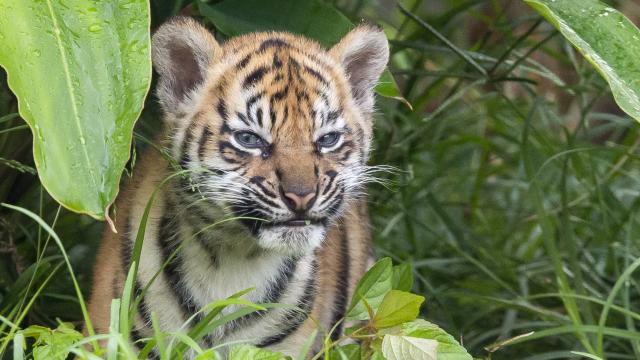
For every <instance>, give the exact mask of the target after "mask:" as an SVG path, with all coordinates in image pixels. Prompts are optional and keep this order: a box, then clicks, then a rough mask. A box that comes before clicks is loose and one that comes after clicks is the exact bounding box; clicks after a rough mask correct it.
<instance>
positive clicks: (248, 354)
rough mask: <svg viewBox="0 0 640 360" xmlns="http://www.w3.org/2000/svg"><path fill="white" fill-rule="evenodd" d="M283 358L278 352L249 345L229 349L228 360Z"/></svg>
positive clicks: (275, 359)
mask: <svg viewBox="0 0 640 360" xmlns="http://www.w3.org/2000/svg"><path fill="white" fill-rule="evenodd" d="M284 358H285V356H284V355H282V354H281V353H278V352H273V351H269V350H265V349H261V348H257V347H255V346H251V345H241V346H236V347H234V348H232V349H231V354H230V356H229V360H280V359H284Z"/></svg>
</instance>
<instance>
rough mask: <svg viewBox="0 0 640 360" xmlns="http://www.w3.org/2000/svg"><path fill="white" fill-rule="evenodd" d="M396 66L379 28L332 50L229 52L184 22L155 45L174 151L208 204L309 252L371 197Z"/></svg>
mask: <svg viewBox="0 0 640 360" xmlns="http://www.w3.org/2000/svg"><path fill="white" fill-rule="evenodd" d="M388 57H389V48H388V43H387V39H386V37H385V35H384V33H383V32H382V31H381V30H380V29H378V28H376V27H373V26H369V25H360V26H358V27H356V28H355V29H354V30H352V31H351V32H350V33H348V34H347V35H346V36H345V37H344V38H343V39H342V40H341V41H340V42H339V43H338V44H337V45H335V46H333V47H332V48H331V49H329V50H325V49H323V48H322V47H320V46H319V45H318V44H317V43H315V42H314V41H311V40H308V39H306V38H304V37H300V36H296V35H293V34H290V33H283V32H264V33H253V34H248V35H244V36H239V37H235V38H232V39H230V40H228V41H226V42H224V43H222V44H219V43H218V42H216V40H215V38H214V37H213V36H212V35H211V33H209V32H208V31H207V30H206V29H205V28H203V27H202V26H201V25H199V24H198V23H197V22H196V21H194V20H192V19H189V18H175V19H173V20H172V21H170V22H168V23H166V24H164V25H163V26H162V27H160V29H159V30H158V31H157V32H156V33H155V35H154V37H153V62H154V67H155V69H156V71H157V72H158V74H159V75H160V77H159V83H158V90H157V94H158V97H159V99H160V103H161V105H162V108H163V110H164V116H165V121H166V123H167V125H168V126H169V133H170V134H171V136H172V138H171V147H172V149H171V150H172V151H173V154H174V156H175V157H176V158H177V159H179V160H180V163H181V165H182V166H183V167H184V168H186V169H190V170H193V173H192V178H193V180H194V182H195V184H196V185H197V188H198V189H199V192H198V193H199V194H202V195H204V197H205V198H207V199H208V200H210V202H211V203H213V204H216V206H217V207H218V208H219V209H226V210H227V211H229V212H230V213H231V214H233V215H236V216H242V217H250V218H258V219H261V220H253V219H245V220H243V222H244V224H245V225H246V226H248V227H249V229H250V230H251V231H252V232H253V234H254V235H255V238H256V239H257V242H258V245H259V246H261V247H262V248H266V249H273V250H276V251H279V252H284V253H301V252H306V251H309V250H311V249H313V248H315V247H316V246H318V245H319V244H320V243H321V242H322V240H323V238H324V236H325V233H326V230H327V227H328V226H329V225H330V224H331V222H332V221H334V220H336V219H337V218H338V217H339V216H340V215H341V214H342V213H343V212H344V211H345V209H347V208H348V205H349V202H350V201H351V200H353V199H355V198H357V197H358V196H359V195H362V192H363V184H364V183H366V182H367V180H368V176H369V174H368V172H367V167H366V161H367V158H368V156H369V151H370V146H371V133H372V112H373V104H374V86H375V85H376V82H377V80H378V78H379V76H380V74H381V73H382V71H383V69H384V67H385V65H386V63H387V60H388ZM185 191H191V190H190V189H185ZM187 211H188V210H187Z"/></svg>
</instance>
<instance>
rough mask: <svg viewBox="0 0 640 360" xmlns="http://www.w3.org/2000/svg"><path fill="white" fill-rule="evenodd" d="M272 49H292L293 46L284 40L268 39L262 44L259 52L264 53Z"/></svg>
mask: <svg viewBox="0 0 640 360" xmlns="http://www.w3.org/2000/svg"><path fill="white" fill-rule="evenodd" d="M271 47H276V48H281V47H291V45H290V44H289V43H287V42H285V41H284V40H282V39H278V38H273V39H267V40H265V41H263V42H262V44H260V47H259V48H258V51H264V50H266V49H268V48H271Z"/></svg>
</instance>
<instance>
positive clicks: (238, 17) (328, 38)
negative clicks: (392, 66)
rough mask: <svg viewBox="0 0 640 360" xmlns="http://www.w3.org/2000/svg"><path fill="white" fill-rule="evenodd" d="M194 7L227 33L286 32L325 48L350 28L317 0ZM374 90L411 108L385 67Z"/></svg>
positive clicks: (233, 0) (251, 0) (245, 0)
mask: <svg viewBox="0 0 640 360" xmlns="http://www.w3.org/2000/svg"><path fill="white" fill-rule="evenodd" d="M198 9H199V10H200V14H201V15H203V16H205V17H206V18H207V19H209V20H211V22H212V23H213V24H214V25H215V26H216V28H218V30H220V31H221V32H222V33H223V34H225V35H227V36H236V35H241V34H246V33H249V32H252V31H268V30H280V31H290V32H293V33H297V34H301V35H305V36H307V37H309V38H311V39H314V40H316V41H317V42H319V43H320V44H321V45H322V46H324V47H326V48H329V47H331V46H332V45H334V44H336V43H337V42H338V41H339V40H340V39H342V37H343V36H345V35H346V34H347V33H348V32H349V30H351V29H353V27H354V25H353V24H352V23H351V21H349V19H348V18H347V17H346V16H344V15H343V14H342V13H341V12H340V11H338V10H337V9H336V8H335V7H333V6H331V5H330V4H328V3H326V2H324V1H320V0H305V1H300V0H242V1H238V0H224V1H221V2H219V3H217V4H215V5H209V4H206V3H204V2H203V1H198ZM376 92H377V93H378V94H380V95H382V96H385V97H389V98H394V99H397V100H399V101H402V102H403V103H405V104H406V105H407V106H409V107H411V105H410V104H409V102H408V101H407V100H406V99H405V98H404V97H402V94H401V93H400V90H399V89H398V85H397V84H396V82H395V80H394V79H393V76H392V75H391V73H390V72H389V71H388V70H385V72H384V73H383V74H382V76H381V77H380V81H379V84H378V86H377V87H376Z"/></svg>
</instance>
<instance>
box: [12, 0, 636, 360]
mask: <svg viewBox="0 0 640 360" xmlns="http://www.w3.org/2000/svg"><path fill="white" fill-rule="evenodd" d="M209 3H210V4H212V3H215V1H212V2H209ZM325 3H326V4H329V5H331V6H335V7H336V8H337V9H339V10H340V11H342V13H344V14H345V15H346V16H347V17H348V18H349V19H350V20H351V21H353V22H357V21H359V19H361V18H366V19H369V20H371V21H373V22H375V23H379V24H382V25H383V26H384V27H385V30H386V32H387V35H388V36H389V38H390V39H391V43H392V60H391V63H390V69H391V72H392V73H393V74H394V75H395V78H396V80H397V82H398V83H399V85H400V89H401V92H402V94H403V95H404V97H405V98H406V99H407V100H408V101H409V102H410V103H411V104H412V105H413V110H411V109H409V108H408V107H407V106H406V105H404V104H403V103H401V102H398V101H396V100H393V99H389V98H380V99H379V101H378V114H377V119H376V134H375V136H376V142H375V151H374V154H373V158H372V160H371V163H372V164H388V165H393V166H395V167H397V168H398V169H399V170H398V171H397V172H396V173H395V174H392V175H386V177H388V179H389V180H390V181H391V185H390V186H389V187H388V188H385V187H382V186H379V185H374V186H371V188H370V190H369V192H370V204H371V217H372V220H373V224H372V232H373V234H374V239H375V245H376V251H377V253H378V255H380V256H390V257H392V258H393V259H394V260H396V261H397V262H404V261H406V262H410V263H412V264H413V268H414V276H415V278H416V282H415V285H414V289H413V291H414V292H416V293H418V294H422V295H424V296H425V297H426V299H427V300H426V305H425V306H423V308H422V315H423V316H424V317H425V318H427V319H429V320H430V321H433V322H435V323H437V324H438V325H440V326H441V327H443V328H444V329H446V330H447V331H448V332H449V333H451V334H453V336H454V337H456V338H457V339H459V340H460V341H461V342H462V343H463V344H464V345H465V347H467V349H469V351H470V352H471V353H472V354H473V355H475V356H477V357H483V358H484V357H491V358H493V359H555V358H560V359H565V358H580V357H581V356H582V355H579V354H576V353H571V352H570V351H582V352H587V353H592V354H595V353H598V352H599V351H598V343H599V341H598V329H604V330H602V331H603V332H604V334H605V336H604V340H603V345H602V348H603V351H604V354H605V356H606V357H607V358H609V359H636V358H640V340H639V338H640V336H638V335H637V332H636V327H638V326H640V321H639V320H640V280H639V277H638V276H637V275H635V276H633V275H631V276H629V274H626V275H625V274H624V272H625V270H626V269H628V268H629V266H630V265H632V264H633V263H634V261H636V259H638V258H639V257H640V240H638V239H640V237H639V235H640V228H639V226H640V224H639V221H638V220H639V216H638V211H639V210H640V193H639V192H638V189H639V187H638V182H639V179H640V171H639V169H640V166H639V165H640V164H639V162H638V160H639V159H640V158H639V155H640V151H639V150H638V146H640V136H639V135H640V134H639V130H640V128H639V125H638V123H637V122H636V121H634V120H632V119H631V118H629V117H628V116H626V115H624V113H622V112H621V111H620V110H619V109H618V107H617V106H616V105H615V103H614V102H613V99H612V96H611V94H610V90H609V88H608V86H607V84H606V82H605V81H604V80H603V79H602V78H601V77H600V76H599V75H598V74H597V73H596V72H595V71H594V70H593V68H592V67H591V65H590V64H588V63H587V62H586V61H584V60H583V59H582V57H581V56H580V55H579V54H577V53H576V52H575V50H574V49H573V48H572V47H571V46H570V45H569V44H568V43H567V42H566V41H565V40H564V39H563V38H562V36H560V35H559V34H558V33H557V32H556V30H555V29H554V28H553V27H551V26H550V25H548V24H547V23H546V22H545V21H542V19H541V18H540V17H539V15H537V14H536V13H535V12H534V11H532V10H531V8H529V7H527V6H526V5H524V4H523V3H521V2H520V1H517V0H513V1H511V0H451V1H435V0H431V1H420V0H417V1H406V2H403V5H404V6H405V8H406V9H407V12H401V11H400V10H399V9H398V7H397V6H396V3H395V2H394V1H385V0H377V1H376V0H368V1H364V0H348V1H347V0H345V1H327V2H325ZM609 3H610V5H612V6H614V7H616V8H618V9H620V10H621V11H622V12H624V13H625V14H626V15H627V16H629V17H630V18H631V20H632V21H634V22H635V23H636V24H638V22H639V20H640V6H639V5H635V4H634V3H633V2H631V1H619V2H615V1H612V2H609ZM151 4H152V7H151V10H152V27H155V26H157V25H158V24H160V23H162V22H163V21H164V20H165V19H166V18H168V17H169V16H171V15H173V14H176V13H179V12H181V11H182V12H184V13H187V14H191V15H193V16H196V17H199V18H201V19H202V20H203V21H205V22H206V23H207V24H209V25H212V23H213V22H212V21H211V19H212V18H213V15H211V14H209V16H202V15H203V14H206V12H205V11H203V9H204V7H202V6H201V7H200V8H198V6H193V4H191V2H190V1H186V0H182V1H180V0H175V1H165V0H163V1H160V0H157V1H151ZM196 5H197V4H196ZM201 13H202V14H201ZM417 19H422V20H424V21H426V22H427V23H428V24H429V25H431V26H432V27H433V28H434V29H435V30H436V31H437V33H438V34H440V35H442V36H444V37H445V38H446V39H448V40H449V41H450V42H452V43H453V44H455V46H456V49H457V50H461V51H462V54H463V55H464V56H461V55H460V53H456V52H455V51H453V50H452V48H451V47H448V46H445V45H444V44H443V42H442V41H441V40H439V39H438V38H437V37H436V36H435V35H434V32H433V31H431V29H429V28H427V27H426V26H425V25H424V24H421V23H420V21H417ZM221 30H224V29H221ZM218 35H219V36H220V37H221V38H222V37H223V36H222V35H221V34H218ZM469 59H471V61H470V60H469ZM480 69H483V70H484V72H486V74H488V75H485V74H483V73H482V71H481V70H480ZM15 112H17V104H16V100H15V98H14V97H13V96H12V94H11V93H10V92H9V90H8V88H7V86H6V76H5V74H4V73H1V74H0V202H5V203H9V204H15V205H19V206H22V207H24V208H26V209H30V210H32V211H33V212H35V213H38V214H40V215H41V216H42V217H43V219H45V220H46V221H47V222H48V223H49V224H55V226H54V228H55V230H56V232H57V233H58V234H59V235H60V238H61V239H62V240H63V243H64V246H65V248H66V249H67V252H68V253H69V256H70V258H71V261H72V264H73V267H74V269H75V272H76V274H77V275H78V279H79V281H80V283H81V285H82V287H83V289H84V290H85V294H86V291H87V290H88V289H89V287H90V280H91V266H92V264H93V258H94V256H95V248H96V246H97V243H98V241H99V238H100V233H101V230H102V228H103V224H102V223H98V222H96V221H94V220H93V219H91V218H89V217H88V216H83V215H77V214H73V213H71V212H68V211H66V210H64V209H60V207H59V206H58V204H57V203H56V202H55V201H53V200H52V199H51V198H50V197H49V196H48V195H47V194H46V192H45V191H44V190H43V189H42V187H41V185H40V182H39V181H38V178H37V176H36V175H35V170H34V165H33V159H32V155H31V135H30V133H29V132H28V130H27V128H26V126H24V122H23V120H21V119H19V118H17V117H16V116H15V115H11V114H14V113H15ZM159 121H160V120H159V117H158V106H157V102H156V99H155V97H153V96H149V97H148V99H147V101H146V106H145V110H144V112H143V114H142V117H141V119H140V120H139V122H138V124H137V128H136V133H137V136H136V137H135V138H136V139H137V141H136V149H138V150H141V149H142V148H143V147H144V146H143V142H144V141H142V138H143V137H149V136H152V134H153V129H156V128H157V127H158V126H157V125H158V122H159ZM124 177H127V175H125V176H124ZM0 252H2V256H1V257H0V314H2V316H4V317H6V318H8V319H10V320H11V321H14V322H17V321H18V317H19V315H20V313H21V309H24V308H25V307H26V306H28V302H29V301H30V300H32V299H33V294H34V293H35V292H36V291H38V289H39V287H40V286H41V285H42V284H43V283H45V281H46V282H47V283H46V286H45V287H44V288H43V290H42V291H41V292H39V294H38V296H37V297H36V298H35V300H34V303H33V305H32V306H31V307H30V308H29V311H28V312H27V314H26V316H25V317H24V318H23V319H21V321H22V322H21V326H23V327H26V326H27V325H30V324H42V325H46V326H49V327H56V326H57V322H58V320H62V321H72V322H76V323H78V324H79V321H81V318H82V316H81V312H80V308H79V305H78V301H77V299H76V296H75V293H74V289H73V286H72V285H71V281H70V278H69V275H68V272H66V269H65V267H64V266H61V263H62V259H61V255H60V252H59V249H58V248H57V247H56V246H54V244H53V241H52V240H49V239H48V237H47V236H46V233H45V232H43V231H42V230H41V228H40V227H38V226H37V224H35V223H34V222H32V221H31V220H29V219H28V218H27V217H26V216H24V215H20V214H18V213H16V212H12V211H10V210H8V209H5V208H0ZM38 260H40V261H41V262H40V267H39V269H40V270H39V271H38V273H36V274H33V270H32V269H33V264H34V263H35V262H36V261H38ZM51 274H53V276H52V277H49V275H51ZM614 288H615V289H619V291H618V292H617V293H616V294H617V296H616V297H615V298H611V299H609V298H608V297H609V294H611V293H612V289H614ZM609 307H610V308H611V309H610V310H609V311H606V312H604V316H602V314H603V308H605V309H606V308H609ZM599 324H601V325H603V326H600V327H598V325H599ZM532 331H533V332H535V333H533V334H532V335H529V336H525V337H519V338H517V339H516V340H515V341H513V342H511V343H510V344H508V345H507V346H502V347H501V346H499V345H497V346H493V345H492V344H496V343H500V342H502V341H504V340H506V339H510V338H513V337H516V336H518V335H522V334H529V333H530V332H532ZM5 356H6V357H10V355H9V354H8V353H7V354H5Z"/></svg>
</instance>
